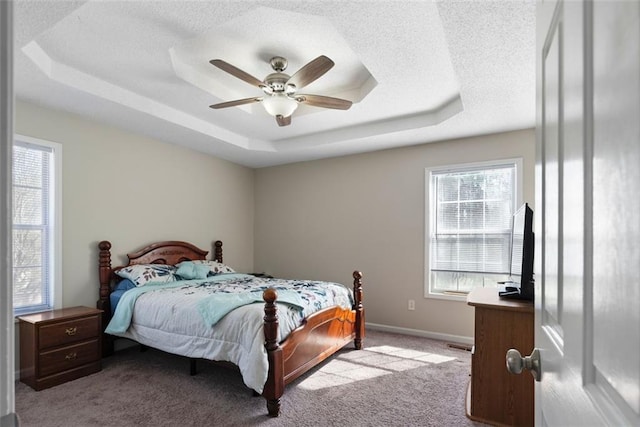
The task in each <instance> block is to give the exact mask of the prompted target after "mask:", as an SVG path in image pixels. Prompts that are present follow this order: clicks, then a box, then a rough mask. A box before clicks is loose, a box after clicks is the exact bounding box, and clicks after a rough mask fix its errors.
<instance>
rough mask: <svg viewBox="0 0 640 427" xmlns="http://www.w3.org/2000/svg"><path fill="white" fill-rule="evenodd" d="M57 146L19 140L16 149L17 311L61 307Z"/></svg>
mask: <svg viewBox="0 0 640 427" xmlns="http://www.w3.org/2000/svg"><path fill="white" fill-rule="evenodd" d="M61 159H62V149H61V146H60V145H59V144H56V143H52V142H48V141H42V140H38V139H34V138H28V137H24V136H16V139H15V141H14V145H13V311H14V314H16V315H19V314H25V313H30V312H35V311H43V310H49V309H52V308H54V307H60V306H61V300H62V296H61V288H62V286H61V268H60V266H61V256H60V254H61V237H60V236H61V226H60V224H61V218H60V217H61V215H60V212H61V203H60V202H61V190H60V187H61V179H60V177H61V167H60V165H61Z"/></svg>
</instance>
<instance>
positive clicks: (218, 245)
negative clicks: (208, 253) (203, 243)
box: [213, 240, 222, 263]
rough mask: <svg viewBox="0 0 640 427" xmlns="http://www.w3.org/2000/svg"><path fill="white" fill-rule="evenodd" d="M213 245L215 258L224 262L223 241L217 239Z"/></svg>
mask: <svg viewBox="0 0 640 427" xmlns="http://www.w3.org/2000/svg"><path fill="white" fill-rule="evenodd" d="M213 246H214V248H213V260H214V261H217V262H219V263H222V241H221V240H216V241H215V243H214V244H213Z"/></svg>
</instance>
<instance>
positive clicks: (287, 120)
mask: <svg viewBox="0 0 640 427" xmlns="http://www.w3.org/2000/svg"><path fill="white" fill-rule="evenodd" d="M276 122H278V126H289V125H290V124H291V116H287V117H284V116H282V115H280V114H278V115H277V116H276Z"/></svg>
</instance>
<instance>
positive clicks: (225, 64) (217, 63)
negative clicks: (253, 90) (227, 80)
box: [209, 59, 265, 88]
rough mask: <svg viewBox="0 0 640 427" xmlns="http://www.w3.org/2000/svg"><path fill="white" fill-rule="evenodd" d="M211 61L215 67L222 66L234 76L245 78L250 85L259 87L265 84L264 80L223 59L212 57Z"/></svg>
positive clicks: (223, 69) (221, 67)
mask: <svg viewBox="0 0 640 427" xmlns="http://www.w3.org/2000/svg"><path fill="white" fill-rule="evenodd" d="M209 63H210V64H211V65H213V66H215V67H218V68H220V69H221V70H222V71H225V72H227V73H229V74H231V75H232V76H234V77H237V78H239V79H240V80H244V81H245V82H247V83H249V84H250V85H253V86H257V87H259V88H262V87H263V86H265V84H264V82H263V81H262V80H258V79H257V78H255V77H253V76H252V75H251V74H249V73H246V72H244V71H242V70H241V69H240V68H238V67H235V66H233V65H231V64H229V63H228V62H225V61H223V60H222V59H212V60H211V61H209Z"/></svg>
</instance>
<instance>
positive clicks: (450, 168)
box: [424, 157, 524, 302]
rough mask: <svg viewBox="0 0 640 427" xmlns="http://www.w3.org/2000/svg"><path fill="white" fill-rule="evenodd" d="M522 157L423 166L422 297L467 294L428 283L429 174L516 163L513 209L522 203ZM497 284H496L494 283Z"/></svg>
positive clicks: (464, 296)
mask: <svg viewBox="0 0 640 427" xmlns="http://www.w3.org/2000/svg"><path fill="white" fill-rule="evenodd" d="M523 163H524V162H523V159H522V157H515V158H508V159H496V160H488V161H482V162H473V163H460V164H455V165H446V166H433V167H428V168H425V173H424V182H425V191H424V194H425V198H424V201H425V205H424V206H425V207H424V209H425V210H424V221H425V224H424V225H425V226H424V230H425V234H424V297H425V298H433V299H442V300H448V301H460V302H466V301H467V294H466V293H460V294H459V295H454V294H452V293H449V294H444V293H440V292H431V285H430V283H429V281H430V277H431V274H430V273H431V265H430V262H431V251H430V242H431V227H432V221H431V206H432V205H433V203H434V197H435V196H434V194H433V191H432V188H431V174H432V173H442V172H447V171H458V170H460V169H471V168H478V169H481V168H487V167H491V166H498V165H506V164H510V165H512V164H515V165H516V182H515V186H514V188H515V189H516V197H515V206H514V212H515V209H517V207H518V206H520V205H522V203H523V190H524V184H523V178H522V177H523V171H522V168H523ZM496 285H497V284H496Z"/></svg>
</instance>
